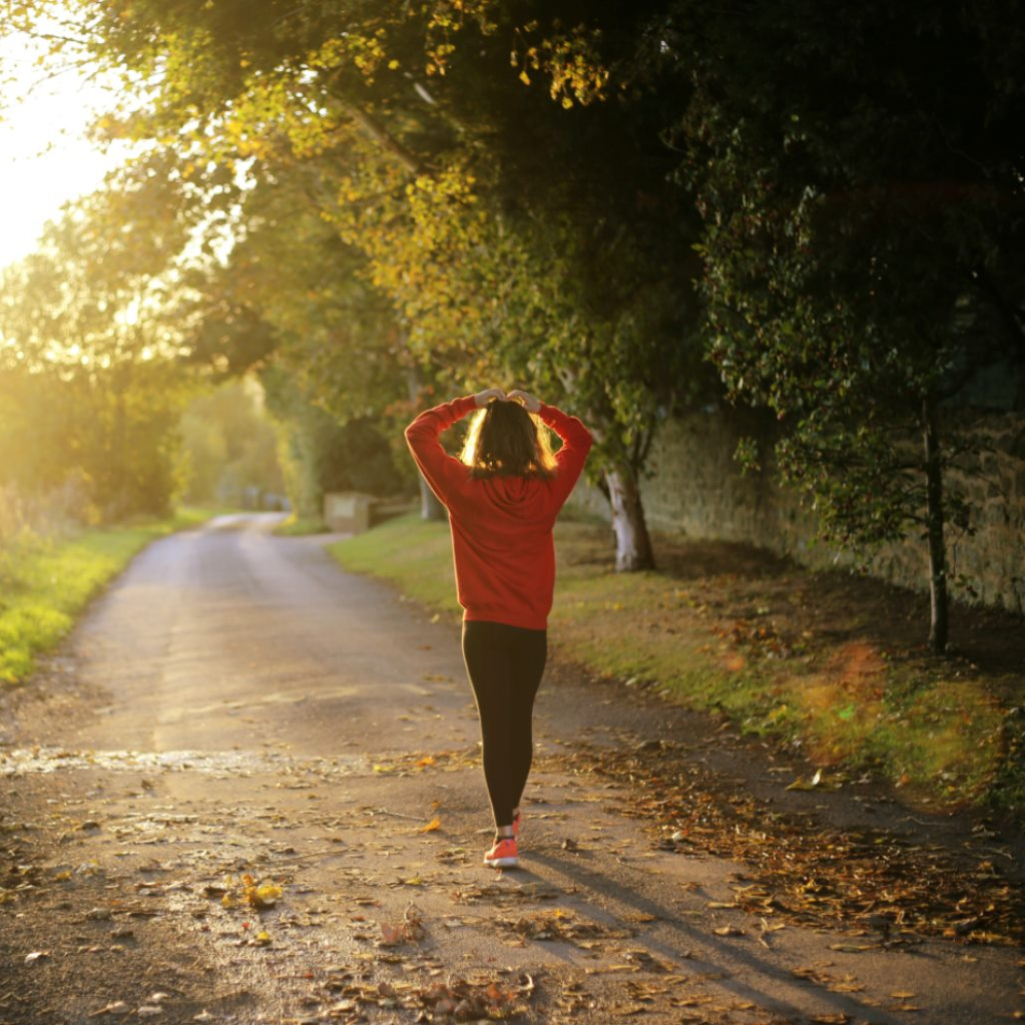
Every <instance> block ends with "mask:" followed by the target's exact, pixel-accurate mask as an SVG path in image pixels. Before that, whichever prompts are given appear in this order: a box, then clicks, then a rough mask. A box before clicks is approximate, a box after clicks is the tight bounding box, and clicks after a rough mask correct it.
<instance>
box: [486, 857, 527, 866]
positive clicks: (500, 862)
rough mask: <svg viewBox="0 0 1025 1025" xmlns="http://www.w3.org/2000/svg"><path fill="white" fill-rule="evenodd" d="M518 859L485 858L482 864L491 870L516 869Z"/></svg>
mask: <svg viewBox="0 0 1025 1025" xmlns="http://www.w3.org/2000/svg"><path fill="white" fill-rule="evenodd" d="M519 863H520V860H519V858H485V859H484V864H485V865H488V866H490V867H491V868H516V866H517V865H518V864H519Z"/></svg>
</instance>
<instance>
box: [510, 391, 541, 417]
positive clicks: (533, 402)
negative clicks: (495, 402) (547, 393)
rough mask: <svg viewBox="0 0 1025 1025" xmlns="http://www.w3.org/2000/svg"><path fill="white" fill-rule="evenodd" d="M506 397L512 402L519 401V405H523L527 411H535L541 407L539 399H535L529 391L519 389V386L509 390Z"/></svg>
mask: <svg viewBox="0 0 1025 1025" xmlns="http://www.w3.org/2000/svg"><path fill="white" fill-rule="evenodd" d="M506 398H507V399H509V400H511V401H512V402H519V403H520V404H521V405H523V406H525V407H526V409H527V412H528V413H536V412H538V411H539V410H540V409H541V400H540V399H536V398H535V397H534V396H533V395H531V394H530V393H529V392H525V391H520V389H519V388H514V389H513V390H512V391H511V392H509V394H508V395H507V396H506Z"/></svg>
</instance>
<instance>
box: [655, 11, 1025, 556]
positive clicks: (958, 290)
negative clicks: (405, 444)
mask: <svg viewBox="0 0 1025 1025" xmlns="http://www.w3.org/2000/svg"><path fill="white" fill-rule="evenodd" d="M1010 6H1013V5H1010ZM1010 6H1009V5H1007V4H1001V3H994V4H988V5H985V6H984V7H981V8H973V9H972V10H971V11H969V10H968V9H965V8H963V7H961V6H960V5H954V4H940V5H935V6H933V7H932V8H930V9H929V10H928V11H925V10H924V9H922V8H920V7H915V6H906V5H905V6H900V5H898V6H894V5H889V4H885V3H869V4H867V5H866V4H859V5H851V4H840V5H834V6H832V7H831V8H830V9H829V10H828V12H823V10H822V9H821V7H820V6H817V5H815V4H813V3H810V2H808V3H797V4H794V3H790V2H782V0H781V2H779V3H770V4H762V5H758V6H757V7H755V6H752V8H751V10H750V12H749V15H750V16H749V17H746V18H745V19H744V21H743V22H742V23H740V22H738V21H737V20H736V19H735V18H734V17H732V15H729V14H727V13H725V12H718V13H710V12H707V11H705V10H704V9H702V10H701V16H700V17H699V16H698V7H697V5H696V4H693V3H689V2H683V3H677V4H674V5H672V11H673V14H672V25H673V27H672V28H671V29H669V34H668V35H667V37H666V38H667V45H666V47H664V51H665V52H664V53H663V54H662V55H661V56H660V57H659V61H660V62H662V63H668V64H670V65H678V67H679V71H680V72H681V73H685V74H686V75H687V76H688V77H689V79H690V82H691V85H692V88H691V91H690V94H689V96H688V104H687V107H686V110H685V112H684V113H683V114H682V116H681V119H680V122H679V129H678V135H677V138H678V140H679V141H680V142H681V143H682V144H685V145H686V147H687V154H688V155H687V160H686V162H685V164H684V167H683V169H682V170H681V179H682V180H683V181H684V182H685V184H686V185H687V186H688V187H689V188H691V189H693V190H694V191H695V192H696V194H697V197H698V205H699V209H700V212H701V214H702V217H703V220H704V225H705V228H704V238H703V242H702V246H701V249H700V252H701V255H702V258H703V260H704V262H705V272H706V273H705V278H704V282H703V290H704V294H705V296H706V298H707V300H708V330H709V335H710V342H711V355H712V358H713V360H714V361H715V364H716V366H717V367H718V369H719V371H720V373H721V375H722V377H723V380H724V381H725V383H726V384H727V386H728V388H729V389H730V391H731V394H732V395H733V396H734V397H737V398H740V399H743V400H745V401H748V402H753V403H756V404H760V405H766V406H768V407H769V408H771V409H772V410H773V411H774V412H776V414H777V415H778V416H779V418H780V420H782V421H783V423H784V428H785V438H784V441H783V442H782V444H781V445H780V448H779V451H778V462H779V467H780V469H781V470H782V472H783V475H784V477H785V479H787V480H788V481H789V482H790V483H792V484H794V485H796V486H797V487H798V488H799V489H800V490H802V491H804V492H805V493H806V494H807V495H808V497H809V498H810V500H811V501H812V502H813V504H814V507H815V508H816V509H817V510H818V512H819V513H820V514H821V516H822V520H823V524H824V529H825V531H826V533H827V534H828V535H829V536H830V537H831V538H832V539H833V540H835V541H838V542H842V543H855V544H864V543H876V542H880V541H887V540H893V539H896V538H899V537H903V536H904V535H905V533H906V532H907V531H908V529H909V527H910V526H912V525H913V524H915V523H924V522H925V520H926V498H927V469H928V467H927V466H926V456H925V453H924V451H923V450H922V449H921V447H920V445H919V442H918V435H919V434H920V432H921V431H922V430H923V429H924V428H925V427H926V426H927V421H928V420H929V419H930V417H932V416H935V415H936V411H937V409H938V407H940V404H941V403H943V402H944V401H945V400H946V399H949V398H951V397H952V396H954V395H956V394H957V393H958V391H959V390H960V389H961V388H962V387H963V386H964V384H965V383H966V381H968V380H969V379H970V378H971V376H972V374H973V373H974V372H975V371H976V370H978V369H979V368H980V367H983V366H987V365H991V364H992V363H994V362H995V361H999V360H1000V359H1002V358H1007V357H1008V356H1011V355H1013V354H1014V352H1015V351H1018V352H1020V351H1021V346H1022V341H1023V336H1022V334H1021V331H1020V329H1019V330H1017V331H1008V330H1007V329H1006V327H1005V325H1004V323H1002V322H1001V320H1002V317H1001V312H1000V311H1001V307H1002V306H1004V307H1006V306H1013V305H1014V303H1015V302H1016V301H1018V300H1020V298H1021V296H1020V294H1019V295H1017V296H1016V295H1015V290H1016V289H1017V291H1018V292H1019V293H1020V282H1019V283H1018V284H1013V282H1014V279H1015V276H1014V273H1013V267H1014V265H1015V264H1016V263H1017V261H1018V259H1019V254H1020V253H1021V251H1022V243H1023V241H1025V239H1023V236H1022V228H1021V222H1020V219H1018V218H1014V217H1009V216H1008V213H1009V210H1010V207H1011V205H1012V204H1013V197H1014V196H1015V194H1016V193H1017V192H1018V189H1019V182H1018V178H1017V173H1018V172H1017V171H1016V168H1018V169H1019V170H1020V159H1021V156H1022V154H1021V152H1020V145H1019V142H1018V140H1017V136H1016V133H1015V132H1014V130H1013V125H1014V124H1016V123H1020V119H1021V116H1022V114H1023V113H1025V90H1023V89H1022V88H1021V86H1020V83H1019V84H1018V85H1015V84H1014V83H1013V82H1012V81H1011V80H1009V79H1007V78H1005V77H1004V75H1005V73H1006V65H1005V63H1004V61H1005V58H1006V57H1007V51H1006V49H1004V47H1003V44H1002V43H1000V44H998V43H997V40H996V38H995V37H994V35H993V31H992V30H993V25H994V24H995V22H997V21H999V16H998V14H999V11H1000V10H1001V9H1002V8H1007V10H1008V11H1009V10H1010ZM1005 13H1006V12H1005ZM1008 16H1010V15H1009V14H1008ZM667 25H668V23H667ZM1014 47H1015V48H1017V51H1018V52H1019V56H1025V54H1022V53H1021V50H1022V46H1021V40H1020V38H1018V37H1016V39H1015V42H1014ZM940 68H942V69H943V72H942V74H940V73H939V72H938V69H940ZM1005 288H1008V289H1009V290H1008V291H1007V292H1006V294H1005V292H1004V290H1005ZM929 411H931V412H929ZM947 422H948V421H946V420H944V423H943V426H946V424H947ZM960 451H961V449H960V445H959V442H958V439H957V438H956V437H951V438H950V439H949V441H948V442H947V443H946V445H945V447H944V451H943V452H942V454H941V458H940V462H941V464H942V465H943V466H946V465H949V464H950V463H951V462H954V461H956V460H957V458H958V456H959V455H960ZM945 498H946V503H947V511H948V513H950V514H951V515H952V517H953V518H954V519H959V518H961V519H963V516H964V512H965V510H964V506H963V502H962V501H961V499H960V496H958V495H956V494H950V493H948V494H947V495H946V496H945Z"/></svg>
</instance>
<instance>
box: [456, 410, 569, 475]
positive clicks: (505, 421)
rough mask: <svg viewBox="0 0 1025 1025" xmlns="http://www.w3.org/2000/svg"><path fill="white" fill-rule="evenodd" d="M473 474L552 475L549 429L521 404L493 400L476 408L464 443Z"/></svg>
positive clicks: (467, 460)
mask: <svg viewBox="0 0 1025 1025" xmlns="http://www.w3.org/2000/svg"><path fill="white" fill-rule="evenodd" d="M462 459H463V462H464V463H465V464H466V465H467V466H469V467H470V469H471V470H472V471H473V476H474V477H542V478H546V479H547V478H549V477H552V476H554V474H555V459H554V458H553V457H552V450H551V447H550V446H549V443H548V428H547V427H545V425H544V424H543V423H542V422H541V421H540V420H538V419H537V417H535V416H533V415H532V414H531V413H528V412H527V410H526V409H525V408H524V407H523V406H521V405H520V404H519V403H518V402H514V401H511V400H508V399H496V400H495V401H493V402H489V403H488V404H487V405H486V406H485V407H484V408H483V409H480V410H478V411H477V413H476V415H475V416H474V418H473V420H472V421H471V424H470V430H469V432H468V433H467V435H466V443H465V444H464V445H463V454H462Z"/></svg>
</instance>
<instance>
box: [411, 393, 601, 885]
mask: <svg viewBox="0 0 1025 1025" xmlns="http://www.w3.org/2000/svg"><path fill="white" fill-rule="evenodd" d="M474 409H476V410H477V411H478V412H477V413H476V416H475V418H474V421H473V424H472V426H471V429H470V431H469V434H468V437H467V440H466V445H465V446H464V448H463V455H462V459H461V460H459V459H455V458H453V457H452V456H450V455H448V454H447V453H446V452H445V450H444V449H443V448H442V447H441V443H440V441H439V440H438V439H439V436H440V435H441V433H442V431H444V430H445V429H446V428H447V427H450V426H451V425H452V424H454V423H456V422H457V421H458V420H461V419H462V418H463V417H464V416H466V415H467V413H469V412H470V411H471V410H474ZM538 421H540V422H541V423H543V424H547V425H548V426H549V427H551V428H552V430H554V431H555V433H556V434H557V435H558V436H559V437H560V438H561V439H562V447H561V448H560V449H559V451H558V453H557V454H556V455H555V456H554V457H553V456H552V454H551V451H550V450H549V448H548V442H547V432H546V431H545V430H543V429H542V430H539V429H538ZM406 441H407V442H408V443H409V448H410V451H411V452H412V453H413V458H414V459H415V460H416V463H417V465H418V466H419V467H420V470H421V472H422V473H423V475H424V477H425V478H426V479H427V482H428V484H430V486H431V488H432V490H433V491H434V493H435V494H436V495H437V496H438V498H439V499H440V500H441V502H442V503H443V504H444V505H445V507H446V508H447V509H448V511H449V522H450V524H451V528H452V554H453V558H454V561H455V569H456V590H457V592H458V595H459V604H460V605H462V606H463V659H464V660H465V662H466V672H467V675H468V676H469V678H470V685H471V687H472V688H473V694H474V697H475V698H476V701H477V711H478V713H479V714H480V727H481V739H482V741H483V747H484V780H485V782H486V783H487V787H488V796H489V798H490V800H491V811H492V813H493V815H494V817H495V830H496V834H495V842H494V844H493V846H492V847H491V850H489V851H488V852H487V854H485V855H484V863H485V864H486V865H491V866H492V867H494V868H512V867H514V866H515V865H516V864H517V857H518V853H517V841H518V840H519V833H520V799H521V797H522V796H523V788H524V786H525V785H526V782H527V775H528V773H529V772H530V763H531V759H532V756H533V753H534V741H533V736H532V732H531V721H532V718H533V711H534V698H535V696H536V694H537V689H538V686H539V685H540V683H541V674H542V672H543V671H544V667H545V658H546V657H547V651H548V648H547V643H548V635H547V628H548V613H549V611H550V610H551V607H552V591H553V589H554V586H555V548H554V544H553V541H552V527H553V526H554V524H555V518H556V516H558V514H559V510H560V509H561V508H562V505H563V503H564V502H565V501H566V498H567V497H568V496H569V493H570V491H572V490H573V485H574V484H575V483H576V482H577V478H578V477H579V476H580V471H581V470H582V469H583V466H584V460H585V459H586V458H587V453H588V450H589V449H590V447H591V435H590V433H589V432H588V430H587V428H586V427H585V426H584V425H583V424H582V423H581V422H580V421H579V420H577V419H576V418H575V417H572V416H567V415H566V414H565V413H563V412H561V411H560V410H558V409H556V408H555V407H554V406H548V405H545V404H544V403H543V402H539V401H538V400H537V399H536V398H534V396H533V395H528V394H527V393H526V392H523V391H511V392H509V394H508V396H506V395H505V394H503V392H502V389H501V388H487V389H485V390H484V391H482V392H479V393H478V394H477V395H468V396H466V397H465V398H462V399H456V400H455V401H454V402H446V403H443V404H442V405H440V406H435V407H434V409H429V410H427V412H426V413H421V414H420V415H419V416H418V417H417V418H416V419H415V420H414V421H413V422H412V423H411V424H410V425H409V426H408V427H407V428H406Z"/></svg>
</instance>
